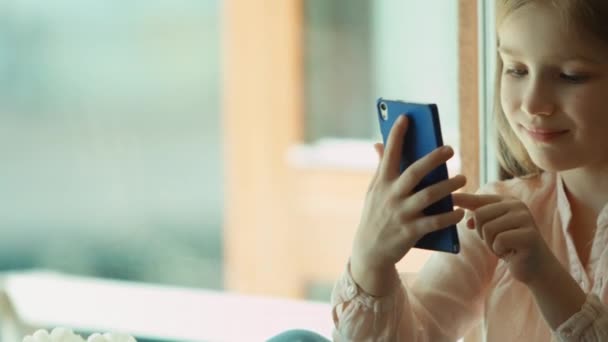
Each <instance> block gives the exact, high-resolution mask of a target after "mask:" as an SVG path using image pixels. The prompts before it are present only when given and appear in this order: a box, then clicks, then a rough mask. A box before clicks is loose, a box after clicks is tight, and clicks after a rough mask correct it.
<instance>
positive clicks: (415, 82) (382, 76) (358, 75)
mask: <svg viewBox="0 0 608 342" xmlns="http://www.w3.org/2000/svg"><path fill="white" fill-rule="evenodd" d="M457 6H458V3H457V2H455V1H444V0H429V1H399V0H381V1H366V0H334V1H324V0H308V1H306V2H305V23H306V28H305V68H306V70H305V76H306V86H305V91H306V94H305V103H306V124H307V126H306V137H307V140H308V141H309V142H314V141H316V140H319V139H323V138H356V139H374V140H377V139H379V137H380V136H379V132H378V125H377V122H376V116H375V100H376V99H377V98H378V97H384V98H388V99H400V100H405V101H412V102H430V103H436V104H437V105H438V107H439V112H440V118H441V121H442V131H443V135H444V142H445V143H447V144H450V145H452V146H454V147H456V148H457V146H458V78H457V77H458V74H457V67H458V44H457V43H458V22H457V21H458V12H457V11H458V8H457Z"/></svg>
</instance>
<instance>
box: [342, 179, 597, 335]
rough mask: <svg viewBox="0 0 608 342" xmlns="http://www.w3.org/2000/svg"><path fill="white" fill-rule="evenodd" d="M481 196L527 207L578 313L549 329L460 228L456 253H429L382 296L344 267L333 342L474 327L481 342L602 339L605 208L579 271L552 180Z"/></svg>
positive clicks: (497, 262)
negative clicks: (568, 280) (571, 284)
mask: <svg viewBox="0 0 608 342" xmlns="http://www.w3.org/2000/svg"><path fill="white" fill-rule="evenodd" d="M480 193H495V194H501V195H506V196H513V197H517V198H519V199H521V200H522V201H524V202H525V203H526V204H527V205H528V207H529V209H530V211H531V212H532V215H533V216H534V219H535V222H536V223H537V226H538V229H539V230H540V231H541V233H542V235H543V236H544V238H545V240H546V242H547V244H548V245H549V247H550V248H551V250H552V251H553V253H554V254H555V256H556V257H557V258H558V259H559V260H560V262H561V263H562V265H563V266H564V267H565V268H566V269H567V270H569V272H570V274H571V275H572V277H574V279H576V281H577V282H578V283H579V284H580V286H581V288H582V289H583V291H585V293H587V294H588V295H587V301H586V303H585V304H584V306H583V307H582V309H581V311H579V312H578V313H576V314H575V315H573V316H572V317H571V318H569V319H568V320H567V321H566V322H564V323H563V324H562V325H561V326H560V327H559V328H558V329H557V330H556V331H552V330H551V328H550V327H549V326H548V325H547V323H546V322H545V320H544V318H543V317H542V315H541V313H540V311H539V309H538V308H537V306H536V303H535V300H534V297H533V295H532V294H531V293H530V291H529V290H528V288H527V287H526V285H524V284H522V283H520V282H518V281H517V280H515V279H514V278H513V277H512V276H511V274H510V273H509V271H508V268H507V266H506V264H505V263H504V262H503V261H502V260H501V259H498V258H497V257H496V256H494V254H492V253H491V252H490V251H489V250H488V248H487V247H486V245H485V244H484V242H483V241H482V240H481V239H480V238H479V236H478V235H477V232H476V231H475V230H469V229H467V228H466V227H464V225H463V224H461V225H459V227H458V234H459V237H460V242H461V252H460V254H457V255H452V254H448V253H439V252H437V253H434V254H433V256H432V257H431V258H430V259H429V261H428V262H427V263H426V264H425V266H424V267H423V269H422V270H421V271H420V273H419V274H418V276H417V278H416V281H415V282H414V284H413V285H412V286H411V287H408V286H407V285H406V284H405V283H404V282H403V281H396V283H395V285H394V287H393V290H392V292H391V294H389V295H388V296H385V297H372V296H370V295H368V294H366V293H364V292H363V291H362V290H361V289H360V288H359V287H358V286H357V284H355V282H354V281H353V279H352V277H351V275H350V271H349V267H347V268H346V271H345V272H344V274H343V276H342V277H341V278H340V279H339V280H338V281H337V283H336V285H335V287H334V290H333V293H332V307H333V310H332V312H333V319H334V323H335V327H336V328H335V330H334V336H333V337H334V339H335V340H337V341H412V342H414V341H418V342H421V341H429V342H440V341H457V340H458V339H459V338H461V337H462V336H463V335H465V334H466V333H467V332H468V331H469V330H470V329H472V328H474V327H475V326H478V325H479V323H481V328H480V329H481V334H480V335H481V336H482V337H481V338H482V341H489V342H499V341H608V306H607V305H606V303H607V302H608V286H607V283H608V251H606V248H605V247H606V243H607V242H608V241H607V240H608V234H607V233H608V205H606V206H605V207H604V208H603V209H602V211H601V213H600V215H599V216H598V218H597V230H596V233H595V237H594V239H593V244H592V246H591V253H590V257H589V262H588V264H587V265H583V264H582V263H581V261H580V259H579V257H578V254H577V252H576V249H575V246H574V242H573V240H572V237H571V235H570V230H571V229H573V228H572V227H570V219H571V210H570V205H569V203H568V199H567V197H566V193H565V189H564V186H563V183H562V180H561V178H560V177H559V176H558V175H557V174H555V173H549V172H545V173H543V174H541V175H539V176H534V177H531V178H527V179H513V180H508V181H503V182H496V183H492V184H489V185H487V186H485V187H484V188H482V190H481V191H480ZM462 222H465V220H463V221H462Z"/></svg>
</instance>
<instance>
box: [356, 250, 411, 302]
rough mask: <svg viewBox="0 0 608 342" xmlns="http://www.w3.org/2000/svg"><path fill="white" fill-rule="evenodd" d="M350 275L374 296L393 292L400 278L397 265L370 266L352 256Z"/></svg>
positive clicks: (358, 284)
mask: <svg viewBox="0 0 608 342" xmlns="http://www.w3.org/2000/svg"><path fill="white" fill-rule="evenodd" d="M349 271H350V276H351V277H352V279H353V280H354V282H355V283H356V284H357V286H359V288H361V289H362V290H363V291H364V292H365V293H367V294H369V295H371V296H374V297H384V296H386V295H388V294H390V293H391V291H392V289H393V288H394V284H395V283H396V281H397V280H398V279H399V274H398V273H397V269H396V268H395V265H390V266H387V267H369V266H367V265H366V264H365V263H361V262H359V260H356V259H355V257H354V256H353V257H351V259H350V262H349Z"/></svg>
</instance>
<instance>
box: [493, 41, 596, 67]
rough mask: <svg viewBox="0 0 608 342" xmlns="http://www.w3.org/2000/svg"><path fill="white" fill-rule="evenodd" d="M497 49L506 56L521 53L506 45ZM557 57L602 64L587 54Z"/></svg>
mask: <svg viewBox="0 0 608 342" xmlns="http://www.w3.org/2000/svg"><path fill="white" fill-rule="evenodd" d="M497 49H498V52H499V53H500V54H503V55H508V56H512V57H521V55H522V54H521V53H520V52H519V51H517V50H515V49H512V48H510V47H508V46H504V45H499V46H498V48H497ZM557 57H559V58H562V59H564V60H568V61H581V62H585V63H591V64H603V63H602V62H600V61H599V60H598V59H595V58H590V57H589V56H584V55H580V54H575V55H558V56H557Z"/></svg>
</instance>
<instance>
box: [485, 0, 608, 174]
mask: <svg viewBox="0 0 608 342" xmlns="http://www.w3.org/2000/svg"><path fill="white" fill-rule="evenodd" d="M533 3H543V4H547V5H550V6H553V7H554V8H555V9H556V10H557V13H558V14H559V15H560V19H561V20H562V22H563V24H564V28H565V29H566V30H572V31H573V32H576V33H578V34H581V35H584V36H585V37H591V38H594V39H595V40H598V41H600V42H603V43H604V44H607V45H608V24H606V21H608V0H496V27H498V26H499V25H500V24H501V23H502V22H503V21H504V19H505V18H506V17H507V16H509V15H510V14H512V13H513V12H515V11H516V10H518V9H521V8H522V7H524V6H526V5H529V4H533ZM499 44H500V43H499ZM502 68H503V64H502V60H501V59H500V56H499V55H498V53H497V55H496V75H495V94H494V118H495V129H496V133H497V134H496V137H497V140H498V141H497V144H496V147H497V149H498V151H497V152H498V161H499V163H500V166H501V167H502V169H503V170H504V173H506V175H505V176H507V178H508V177H523V176H528V175H535V174H539V173H541V172H543V170H542V169H541V168H539V167H538V166H537V165H536V164H534V162H533V161H532V159H531V158H530V155H529V154H528V152H527V151H526V148H525V147H524V145H523V144H522V143H521V141H520V140H519V138H518V137H517V136H516V135H515V132H513V129H511V126H510V125H509V122H508V121H507V118H506V116H505V113H504V111H503V109H502V106H501V104H500V87H501V84H500V81H501V74H502Z"/></svg>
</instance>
